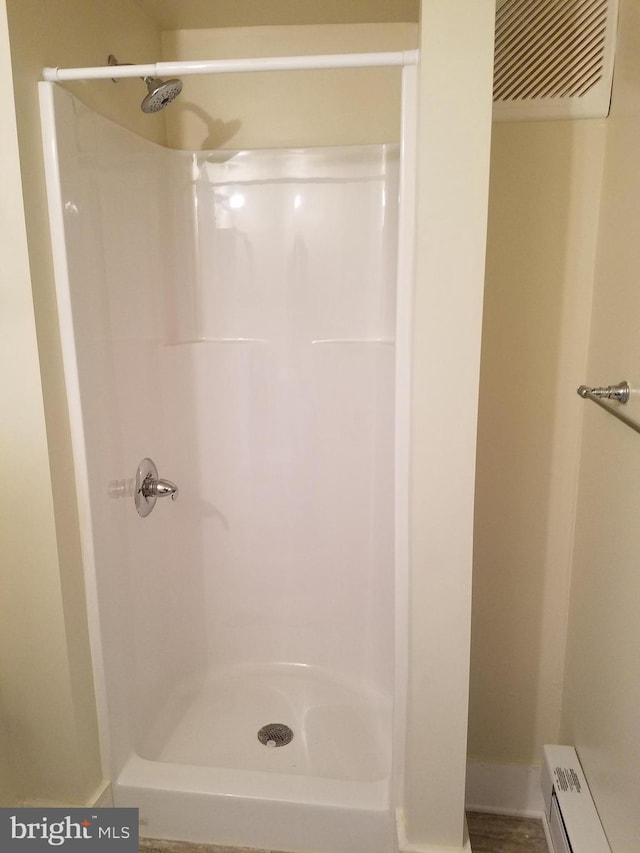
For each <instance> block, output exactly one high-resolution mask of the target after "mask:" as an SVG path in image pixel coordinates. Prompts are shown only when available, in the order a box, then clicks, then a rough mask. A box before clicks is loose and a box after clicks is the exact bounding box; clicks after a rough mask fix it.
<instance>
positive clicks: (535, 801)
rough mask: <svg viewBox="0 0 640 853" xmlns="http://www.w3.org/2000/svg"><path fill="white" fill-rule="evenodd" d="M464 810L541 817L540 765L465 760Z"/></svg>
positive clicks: (542, 813)
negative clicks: (530, 765) (466, 761)
mask: <svg viewBox="0 0 640 853" xmlns="http://www.w3.org/2000/svg"><path fill="white" fill-rule="evenodd" d="M466 808H467V811H477V812H489V813H492V814H504V815H514V816H516V817H534V818H542V817H543V816H544V812H545V809H544V800H543V798H542V789H541V787H540V767H529V766H525V765H519V764H490V763H488V762H484V761H469V762H468V763H467V792H466Z"/></svg>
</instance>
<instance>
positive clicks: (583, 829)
mask: <svg viewBox="0 0 640 853" xmlns="http://www.w3.org/2000/svg"><path fill="white" fill-rule="evenodd" d="M542 794H543V797H544V804H545V810H546V815H547V821H548V822H549V833H550V835H551V840H552V841H553V847H554V853H611V848H610V847H609V844H608V843H607V838H606V836H605V834H604V830H603V828H602V824H601V823H600V818H599V817H598V812H597V811H596V807H595V804H594V802H593V798H592V796H591V792H590V791H589V786H588V785H587V780H586V779H585V775H584V773H583V772H582V767H581V765H580V761H579V760H578V755H577V753H576V751H575V749H574V748H573V747H572V746H545V747H544V762H543V765H542Z"/></svg>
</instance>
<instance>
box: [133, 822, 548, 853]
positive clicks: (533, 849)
mask: <svg viewBox="0 0 640 853" xmlns="http://www.w3.org/2000/svg"><path fill="white" fill-rule="evenodd" d="M467 825H468V827H469V836H470V838H471V847H472V850H473V853H548V848H547V842H546V840H545V835H544V830H543V828H542V822H541V821H539V820H531V819H528V818H519V817H505V816H504V815H490V814H478V813H475V812H469V813H468V814H467ZM140 853H278V851H276V850H271V851H268V850H255V849H252V850H248V849H247V848H245V847H242V848H240V847H219V846H217V845H211V844H184V843H182V842H178V841H152V840H150V839H145V838H143V839H141V840H140Z"/></svg>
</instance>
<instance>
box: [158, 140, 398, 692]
mask: <svg viewBox="0 0 640 853" xmlns="http://www.w3.org/2000/svg"><path fill="white" fill-rule="evenodd" d="M216 161H220V162H216ZM192 174H193V177H194V183H193V194H194V205H195V209H196V210H197V215H196V218H195V221H196V229H195V232H194V233H195V235H196V236H195V240H194V243H193V249H194V252H195V261H194V263H193V267H194V269H195V271H196V276H195V278H194V280H193V281H192V282H191V283H190V287H191V291H190V292H189V290H188V288H189V285H187V287H186V288H185V283H184V282H183V281H181V280H179V279H178V278H175V279H174V281H173V285H172V287H171V291H172V296H171V301H172V303H173V304H177V303H178V302H179V301H180V299H181V298H182V300H183V301H184V300H185V298H187V297H188V298H189V300H190V303H191V307H190V308H189V309H187V308H185V306H184V305H183V306H182V309H181V311H180V317H181V318H182V323H181V327H179V326H178V324H174V325H173V327H172V328H171V329H170V336H171V337H170V341H171V342H172V343H173V346H168V347H167V348H166V349H165V350H164V353H163V355H164V358H165V365H166V369H165V375H166V376H167V377H168V376H170V375H171V377H172V378H171V380H170V385H171V387H173V388H175V389H179V391H178V394H179V397H178V398H177V399H176V405H175V406H174V408H175V409H176V410H177V411H179V412H183V413H188V417H187V418H186V419H185V420H181V421H180V422H181V423H183V426H184V429H185V430H186V431H185V433H184V434H183V435H182V436H181V438H180V440H179V441H177V442H175V443H174V445H173V448H174V452H175V454H176V456H175V461H173V462H172V466H171V467H172V469H176V470H179V471H182V470H184V471H185V476H186V483H191V484H193V485H192V486H191V489H190V490H189V491H187V490H185V494H184V495H183V497H182V498H181V500H184V504H183V506H184V505H186V503H187V502H190V501H193V502H194V505H193V514H194V515H195V514H197V515H199V517H200V546H201V554H200V558H199V562H200V565H201V566H202V570H203V574H202V579H201V580H202V595H203V607H204V609H205V610H206V612H207V626H208V628H207V648H208V656H209V665H210V666H213V667H214V668H218V667H221V666H225V665H230V664H235V663H240V662H246V661H250V662H267V661H280V662H295V663H305V664H313V665H316V666H320V667H326V668H330V669H333V670H335V669H337V670H339V671H340V672H342V673H343V674H344V675H348V676H349V677H351V678H353V679H356V680H358V679H360V680H364V681H366V682H369V683H371V684H372V685H375V686H376V687H377V688H379V689H384V690H385V691H387V692H388V691H389V690H390V679H391V664H392V656H393V640H392V636H393V635H392V624H393V620H392V611H393V527H392V520H393V464H392V463H393V387H394V385H393V373H394V364H395V358H394V323H395V311H394V293H395V255H396V251H395V241H396V239H397V238H396V231H397V199H396V197H395V196H394V194H393V193H394V190H393V184H392V183H391V181H392V180H393V179H396V180H397V149H391V150H389V149H386V150H385V149H383V148H382V147H376V148H356V149H335V150H331V149H317V150H296V151H254V152H240V153H238V154H236V155H234V156H230V155H229V153H228V152H227V154H226V156H225V157H221V156H220V155H219V154H202V155H200V154H198V155H194V157H193V164H192ZM390 185H391V191H390ZM389 191H390V198H389V200H388V202H387V198H386V193H387V192H389ZM395 192H396V193H397V189H396V190H395ZM176 291H177V293H176ZM186 377H188V381H186V382H185V378H186ZM165 414H166V416H167V417H169V413H168V412H167V413H165ZM187 470H188V474H186V472H187ZM196 502H197V505H196Z"/></svg>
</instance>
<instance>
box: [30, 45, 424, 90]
mask: <svg viewBox="0 0 640 853" xmlns="http://www.w3.org/2000/svg"><path fill="white" fill-rule="evenodd" d="M417 62H418V51H417V50H398V51H390V52H386V53H336V54H326V55H321V56H267V57H262V58H256V59H209V60H194V61H188V60H187V61H186V62H156V63H154V64H151V65H105V66H100V67H96V68H43V69H42V76H43V79H44V80H47V81H49V82H52V83H63V82H65V81H67V80H104V79H112V80H117V79H119V78H121V77H168V76H169V77H170V76H172V75H176V74H180V75H182V76H184V75H186V74H232V73H233V74H235V73H239V72H244V71H305V70H313V69H321V68H374V67H379V66H392V65H395V66H402V65H416V63H417Z"/></svg>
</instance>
